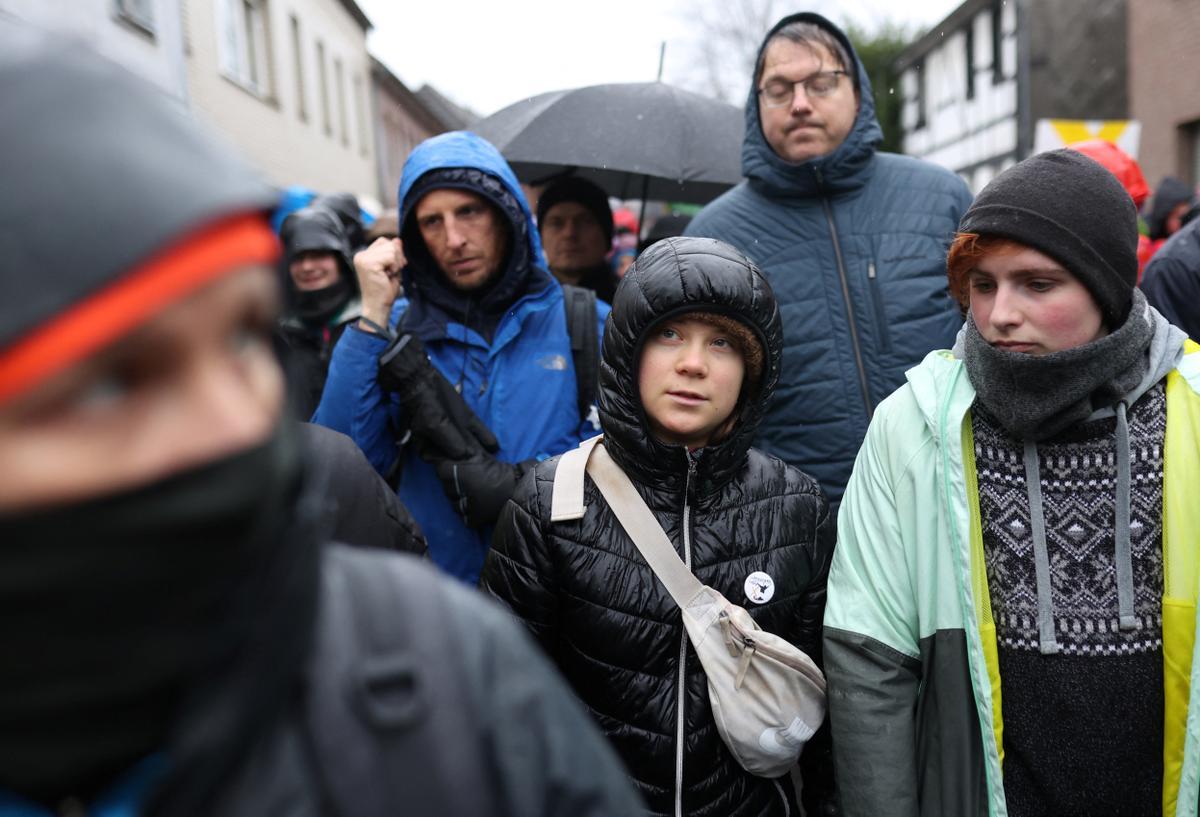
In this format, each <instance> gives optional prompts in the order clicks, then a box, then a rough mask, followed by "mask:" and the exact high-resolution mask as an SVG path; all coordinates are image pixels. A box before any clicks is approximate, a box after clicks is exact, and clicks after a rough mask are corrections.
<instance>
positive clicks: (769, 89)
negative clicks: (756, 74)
mask: <svg viewBox="0 0 1200 817" xmlns="http://www.w3.org/2000/svg"><path fill="white" fill-rule="evenodd" d="M845 74H846V72H845V71H819V72H817V73H815V74H811V75H809V76H807V77H805V78H804V79H796V80H787V79H773V80H771V81H770V82H768V83H767V84H766V85H764V86H762V87H761V88H759V89H758V94H759V96H761V97H762V100H763V104H764V105H766V106H767V107H768V108H782V107H783V106H784V105H788V104H791V101H792V99H793V98H794V97H795V95H796V86H797V85H803V86H804V94H805V96H809V97H813V98H814V99H824V98H825V97H827V96H830V95H831V94H832V93H833V92H834V91H836V90H837V89H838V85H839V84H840V82H841V79H842V77H843V76H845Z"/></svg>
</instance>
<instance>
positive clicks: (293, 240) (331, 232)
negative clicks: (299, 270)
mask: <svg viewBox="0 0 1200 817" xmlns="http://www.w3.org/2000/svg"><path fill="white" fill-rule="evenodd" d="M280 239H281V240H282V241H283V253H284V265H285V266H287V265H290V264H291V263H292V261H293V260H294V259H295V258H296V256H297V255H299V254H300V253H303V252H313V251H324V252H331V253H333V256H334V258H336V259H337V262H338V269H339V270H340V271H341V274H342V276H343V277H344V278H345V279H346V280H347V281H348V282H349V283H350V285H351V287H352V288H353V290H354V292H356V293H357V292H358V276H357V275H356V274H355V273H354V264H353V263H352V262H351V260H350V243H349V236H347V234H346V229H345V226H344V225H343V223H342V219H341V217H340V216H338V214H337V213H334V212H333V211H332V210H328V209H326V208H325V207H324V206H312V207H305V208H303V209H301V210H297V211H296V212H294V213H292V214H291V215H289V216H288V217H287V218H285V219H284V220H283V226H282V228H281V229H280ZM287 281H288V287H289V289H292V288H293V287H292V286H291V276H290V275H289V276H288V277H287Z"/></svg>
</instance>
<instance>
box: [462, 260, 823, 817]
mask: <svg viewBox="0 0 1200 817" xmlns="http://www.w3.org/2000/svg"><path fill="white" fill-rule="evenodd" d="M695 310H711V311H715V312H719V313H721V314H725V315H728V316H730V317H733V318H735V319H736V320H738V321H740V322H742V323H743V324H745V325H746V326H748V327H749V328H751V330H752V331H753V332H754V333H755V334H756V335H757V336H758V337H759V339H760V342H761V343H762V346H763V349H764V350H765V351H766V365H765V367H764V371H763V375H762V378H761V381H760V383H761V385H760V387H759V389H758V390H757V392H756V393H747V394H746V395H744V398H743V400H741V401H740V402H739V405H740V409H737V410H738V411H739V412H740V414H739V420H738V422H737V424H736V425H735V427H734V428H733V430H732V431H731V432H730V434H729V436H727V437H725V439H723V440H722V441H721V442H718V443H716V444H714V445H710V446H708V447H705V448H703V449H700V450H699V451H697V452H693V453H692V454H691V455H689V453H688V451H687V449H686V448H684V447H683V446H680V445H667V444H665V443H662V442H660V441H659V440H657V439H656V438H655V437H654V436H653V435H652V434H651V432H650V431H649V430H648V425H647V420H646V416H645V412H644V410H643V408H642V406H641V400H640V398H639V394H638V389H637V385H636V384H637V378H638V376H637V360H638V359H639V357H640V353H641V348H642V344H643V343H644V341H645V338H646V337H647V334H648V333H649V332H650V331H651V330H652V328H653V327H654V326H655V325H656V324H657V323H658V322H660V321H661V320H663V319H664V318H667V317H670V316H672V315H679V314H682V313H685V312H691V311H695ZM781 344H782V338H781V335H780V324H779V313H778V309H777V307H776V305H775V299H774V297H773V296H772V294H771V290H770V287H769V286H767V284H766V283H765V281H764V279H763V278H762V276H761V274H760V273H759V272H758V271H757V269H755V268H754V267H753V266H752V265H750V264H749V263H747V261H746V259H745V258H744V257H742V256H741V255H740V254H738V253H736V252H734V251H732V249H731V248H730V247H728V246H726V245H723V244H721V243H720V242H718V241H712V240H708V239H686V238H683V239H668V240H666V241H663V242H660V243H659V244H657V245H655V246H654V247H652V248H651V249H650V250H648V251H647V252H646V253H645V254H644V255H643V256H642V257H641V258H639V259H638V261H637V262H636V264H635V265H634V266H633V267H632V268H631V269H630V272H629V274H628V275H626V276H625V279H624V281H623V282H622V284H621V286H620V287H619V288H618V290H617V297H616V303H615V304H614V305H613V312H612V318H611V319H610V321H609V326H608V327H607V330H606V332H605V336H604V349H603V355H602V361H601V369H600V372H601V374H600V421H601V425H602V426H603V428H604V433H605V441H604V445H605V448H606V449H607V450H608V452H609V453H610V454H611V455H612V457H613V459H614V460H615V461H616V462H617V463H618V464H619V465H620V466H621V468H622V469H623V470H624V471H625V472H626V473H627V474H628V475H629V476H630V478H631V479H632V480H633V482H634V484H635V485H636V486H637V489H638V492H639V493H640V494H641V496H642V498H643V499H644V500H645V501H646V503H647V505H648V506H649V507H650V509H651V510H652V511H653V513H654V515H655V517H656V518H657V519H658V521H659V523H660V524H661V525H662V526H663V529H664V530H665V531H666V533H667V535H668V536H669V537H670V539H671V540H672V542H673V543H674V544H675V545H676V547H677V548H679V549H680V552H681V556H684V557H685V558H686V559H687V560H688V561H689V563H690V565H691V568H692V570H693V572H694V573H695V574H696V576H697V578H699V579H700V581H702V582H704V583H705V584H708V585H710V586H712V587H713V588H715V589H716V590H717V591H719V592H721V593H722V594H724V595H725V596H726V598H728V599H729V600H730V601H732V602H733V603H735V604H741V605H743V606H745V607H747V608H748V609H750V613H751V615H753V616H754V618H755V620H756V621H757V622H758V623H759V624H760V625H761V626H762V627H763V628H765V629H767V630H769V631H771V632H774V633H776V634H778V635H781V636H783V637H785V638H787V639H788V640H790V641H792V642H793V643H795V644H796V645H797V646H799V647H800V648H801V649H803V650H804V651H805V652H807V653H808V654H809V655H811V656H812V657H813V658H814V659H815V660H817V661H818V662H819V661H820V659H821V656H820V641H819V630H820V624H821V616H822V611H823V609H824V605H825V575H826V571H827V570H828V567H829V563H830V558H831V552H832V548H833V527H832V525H831V524H830V516H829V510H828V505H827V503H826V501H825V499H824V497H823V496H822V495H821V491H820V488H819V487H818V486H817V484H816V482H815V481H813V480H812V479H810V478H809V477H807V476H805V475H804V474H802V473H800V472H799V471H797V470H796V469H794V468H791V467H790V466H788V465H786V464H784V463H783V462H781V461H779V460H777V459H775V458H774V457H770V456H768V455H766V454H763V453H761V452H759V451H756V450H754V449H752V448H750V441H751V440H752V439H753V437H754V434H755V432H756V431H757V430H758V424H759V422H760V420H761V418H762V406H763V405H764V403H765V402H766V401H767V400H768V399H769V398H770V396H771V392H772V391H773V390H774V388H775V383H776V381H777V378H778V376H779V363H780V347H781ZM557 461H558V460H557V458H556V459H554V460H549V461H547V462H544V463H541V464H540V465H538V466H537V468H536V469H535V470H533V471H531V472H530V473H528V474H527V475H526V477H525V479H524V480H523V481H522V483H521V485H520V486H519V487H518V489H517V493H516V495H515V496H514V498H513V500H512V501H511V502H510V503H509V505H508V506H507V508H506V510H505V512H504V515H503V516H502V517H501V519H500V522H499V523H498V525H497V534H496V539H495V542H494V545H493V549H492V552H491V554H490V555H489V558H488V562H487V565H486V568H485V571H484V577H483V581H484V586H485V588H486V589H487V590H488V591H489V592H490V593H491V594H493V595H495V596H496V597H498V598H499V599H501V600H503V601H504V602H505V603H506V604H508V605H509V607H510V608H511V609H512V610H513V611H514V612H515V613H516V615H517V616H519V617H520V618H521V619H522V620H524V622H525V624H526V625H527V626H528V627H529V629H530V630H531V631H532V632H533V633H534V635H536V636H537V638H538V640H540V641H541V643H542V646H543V647H545V649H546V651H547V652H548V653H549V654H550V656H551V657H552V658H553V659H554V660H555V662H556V663H557V664H558V667H559V669H560V670H561V671H562V672H563V674H564V676H565V677H566V678H567V680H568V681H569V682H570V683H571V685H572V686H573V687H574V689H575V691H576V693H577V694H578V695H579V697H580V698H581V699H582V700H583V702H584V703H585V704H586V705H587V706H588V708H589V709H590V710H591V712H592V715H593V716H594V717H595V719H596V721H597V723H599V724H600V726H601V728H602V729H603V730H604V732H605V733H606V734H607V735H608V737H609V739H610V740H611V741H612V743H613V745H614V746H615V747H616V749H617V751H618V753H619V754H620V755H621V757H622V758H623V759H624V760H625V764H626V766H627V767H628V769H629V772H630V774H631V775H632V776H633V779H634V781H635V783H636V784H637V786H638V788H639V789H640V790H641V793H642V795H643V796H644V797H645V799H646V802H647V804H648V805H649V808H650V811H651V812H652V813H653V814H661V815H667V814H673V813H674V802H675V796H676V778H675V763H676V748H677V747H676V739H675V735H676V728H677V720H676V719H677V717H680V716H682V717H683V718H684V722H685V729H684V734H685V735H686V737H685V742H686V747H685V753H684V755H685V756H684V761H683V786H682V799H683V813H684V814H688V815H693V817H718V816H719V817H749V815H755V817H759V816H760V815H784V814H795V813H796V811H795V804H794V802H793V801H792V795H791V793H790V792H786V793H785V791H784V789H785V788H786V787H785V786H783V785H782V783H786V780H785V781H782V782H781V783H780V785H777V782H776V781H771V780H767V779H764V778H758V777H754V776H752V775H750V774H749V773H747V772H745V771H743V770H742V769H741V767H740V766H738V764H737V762H736V761H735V760H734V758H733V756H732V755H731V754H730V752H729V750H728V749H727V748H726V746H725V744H724V743H723V742H722V740H721V737H720V735H719V734H718V733H717V730H716V726H715V723H714V721H713V714H712V710H711V707H710V704H709V700H708V690H707V681H706V678H705V675H704V672H703V670H702V669H701V667H700V663H699V660H698V658H697V657H696V654H695V652H694V651H693V650H692V647H691V645H690V642H688V640H687V636H686V634H685V632H684V630H683V625H682V620H681V616H680V613H679V609H678V607H677V606H676V605H675V602H674V601H672V599H671V596H670V595H669V594H668V593H667V591H666V589H665V588H664V587H663V586H662V584H661V583H660V582H659V581H658V579H657V578H656V577H655V575H654V573H653V571H652V570H651V569H650V567H649V566H648V565H647V564H646V562H645V560H644V559H643V558H642V556H641V554H640V553H639V552H638V550H637V547H636V546H635V545H634V544H633V542H632V541H631V540H630V539H629V537H628V535H627V534H626V533H625V531H624V530H623V529H622V528H621V526H620V524H619V523H618V522H617V520H616V518H615V517H614V515H613V513H612V511H611V510H610V509H609V507H608V505H607V503H606V502H605V500H604V498H603V497H602V496H601V494H600V493H599V491H598V490H597V488H596V486H595V485H594V484H593V483H592V482H591V480H590V479H589V480H586V481H585V496H584V502H585V504H586V506H587V511H586V514H585V515H584V517H583V518H582V519H581V520H579V521H576V522H568V523H559V524H555V525H552V524H551V522H550V516H549V514H550V500H551V493H552V487H553V480H554V472H555V468H556V464H557ZM755 571H764V572H766V573H767V574H768V575H769V576H771V577H772V578H773V579H774V581H775V588H776V589H775V593H774V596H773V598H772V599H771V600H769V601H768V602H767V603H765V604H762V605H756V604H754V603H753V602H751V601H749V600H748V599H747V596H746V591H745V581H746V578H747V576H749V575H750V574H751V573H753V572H755ZM683 647H686V654H684V655H681V648H683ZM681 658H682V665H681ZM681 673H682V676H683V679H684V680H683V686H684V694H683V712H682V715H680V713H679V710H678V708H677V703H676V702H677V700H679V698H678V695H679V688H678V684H679V681H680V676H681ZM821 759H822V750H821V749H820V747H819V746H814V745H811V744H810V746H809V747H808V749H807V750H806V753H805V755H804V758H803V760H802V763H804V764H805V765H806V766H808V767H811V766H813V765H815V764H816V763H818V762H819V761H820V760H821ZM818 778H819V775H817V774H816V773H815V772H814V773H812V774H811V775H810V777H809V778H808V779H809V780H811V789H810V787H809V785H808V784H807V783H808V781H807V780H806V799H807V796H808V795H809V794H812V795H814V799H815V795H816V794H817V793H818V790H819V788H820V784H821V783H822V782H823V781H821V780H820V779H818ZM784 796H786V797H787V800H788V802H787V804H786V805H785V802H784V800H783V798H784ZM810 806H811V803H810Z"/></svg>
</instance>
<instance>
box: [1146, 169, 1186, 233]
mask: <svg viewBox="0 0 1200 817" xmlns="http://www.w3.org/2000/svg"><path fill="white" fill-rule="evenodd" d="M1193 196H1194V193H1193V192H1192V188H1190V187H1188V185H1187V183H1186V182H1183V181H1180V180H1179V179H1176V178H1175V177H1174V176H1167V177H1166V178H1165V179H1163V180H1162V184H1160V185H1159V186H1158V189H1157V190H1155V191H1154V197H1153V198H1151V199H1150V202H1149V205H1148V207H1149V209H1148V210H1147V211H1146V213H1145V218H1146V228H1147V230H1148V231H1149V235H1150V240H1151V241H1165V240H1166V239H1168V238H1170V237H1171V233H1169V232H1167V229H1168V228H1167V218H1168V217H1169V216H1170V215H1171V211H1172V210H1174V209H1175V208H1176V207H1178V206H1179V205H1181V204H1183V203H1185V202H1190V201H1191V200H1192V198H1193Z"/></svg>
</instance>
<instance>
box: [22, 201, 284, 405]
mask: <svg viewBox="0 0 1200 817" xmlns="http://www.w3.org/2000/svg"><path fill="white" fill-rule="evenodd" d="M278 257H279V241H278V239H277V238H276V237H275V233H274V232H272V231H271V228H270V227H269V226H268V225H267V222H266V221H265V220H264V219H263V217H262V216H261V215H259V214H257V213H250V214H243V215H238V216H234V217H232V218H228V219H223V220H221V221H219V222H217V223H215V224H212V225H209V226H207V227H205V228H203V229H201V230H199V231H197V232H194V233H191V234H189V235H188V237H187V238H185V239H183V240H182V241H179V242H177V243H175V244H173V245H171V246H169V247H167V248H166V249H165V250H163V251H161V252H159V253H157V254H156V255H154V256H151V258H150V259H149V260H147V261H146V262H144V263H143V264H141V265H140V266H138V267H136V268H134V269H133V270H132V271H131V272H129V273H128V274H127V275H124V276H122V277H121V278H120V279H119V280H117V281H114V282H113V283H112V284H110V285H108V286H107V287H105V288H104V289H101V290H100V291H99V292H96V293H93V294H92V295H90V296H88V297H87V298H85V299H84V300H82V301H80V302H79V303H77V304H74V305H73V306H71V307H69V308H67V310H66V311H65V312H61V313H59V314H58V315H56V316H54V317H53V318H51V319H50V320H49V321H47V322H46V323H44V324H42V325H41V326H38V327H35V328H34V329H33V330H32V331H31V332H30V333H29V334H27V335H26V336H25V337H23V338H21V339H20V340H18V341H16V342H15V343H13V344H12V345H11V346H9V347H8V348H7V349H5V350H3V351H2V352H0V402H3V401H5V400H7V399H9V398H10V397H13V396H14V395H17V394H20V393H21V392H23V391H26V390H28V389H29V388H31V387H32V386H35V385H37V384H38V383H40V382H42V381H43V380H45V379H46V378H48V377H50V376H51V375H54V374H57V373H59V372H61V371H62V370H64V369H66V368H67V367H68V366H71V365H72V364H74V363H78V362H79V361H81V360H83V359H84V358H86V357H87V356H88V355H90V354H92V353H93V352H95V351H97V350H98V349H101V348H103V347H105V346H107V345H108V344H110V343H112V342H113V341H115V340H117V339H119V338H120V337H121V336H123V335H124V334H126V333H127V332H129V331H130V330H132V329H134V328H136V327H137V326H139V325H140V324H141V323H143V322H144V321H145V320H147V319H148V318H150V317H151V316H153V315H154V314H155V313H157V312H159V311H160V310H162V309H164V308H166V307H168V306H170V305H171V304H173V303H175V302H177V301H179V300H181V299H183V298H185V297H187V296H188V295H191V294H192V293H193V292H195V291H196V290H198V289H200V288H201V287H203V286H205V285H206V284H209V283H211V282H213V281H215V280H217V279H218V278H221V277H223V276H225V275H227V274H229V273H231V272H233V271H234V270H235V269H237V268H238V267H240V266H243V265H245V264H258V263H271V262H273V261H275V260H276V259H277V258H278Z"/></svg>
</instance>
